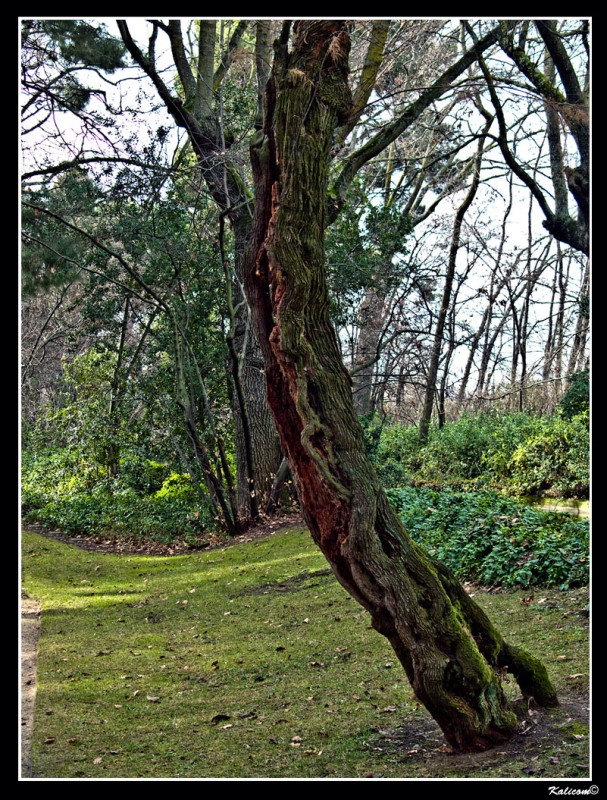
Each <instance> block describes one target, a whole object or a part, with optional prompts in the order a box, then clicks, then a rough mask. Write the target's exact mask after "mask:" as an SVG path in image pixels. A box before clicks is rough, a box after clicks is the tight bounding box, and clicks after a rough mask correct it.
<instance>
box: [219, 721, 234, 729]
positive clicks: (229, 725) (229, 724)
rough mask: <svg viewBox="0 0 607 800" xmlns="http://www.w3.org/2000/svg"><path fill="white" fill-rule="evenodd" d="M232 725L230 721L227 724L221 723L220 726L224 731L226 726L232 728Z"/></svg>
mask: <svg viewBox="0 0 607 800" xmlns="http://www.w3.org/2000/svg"><path fill="white" fill-rule="evenodd" d="M233 727H234V726H233V725H232V723H231V722H230V723H228V725H222V726H221V728H222V730H224V731H225V730H227V729H228V728H233Z"/></svg>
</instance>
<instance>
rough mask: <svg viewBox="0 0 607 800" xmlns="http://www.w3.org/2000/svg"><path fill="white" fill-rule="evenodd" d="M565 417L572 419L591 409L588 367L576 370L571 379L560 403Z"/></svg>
mask: <svg viewBox="0 0 607 800" xmlns="http://www.w3.org/2000/svg"><path fill="white" fill-rule="evenodd" d="M559 407H560V409H561V413H562V415H563V416H564V417H565V419H571V418H572V417H575V416H577V415H578V414H583V413H584V412H585V411H589V409H590V373H589V370H588V369H585V370H582V372H576V373H575V374H574V375H572V376H571V377H570V379H569V385H568V387H567V391H566V392H565V394H564V395H563V399H562V400H561V402H560V405H559Z"/></svg>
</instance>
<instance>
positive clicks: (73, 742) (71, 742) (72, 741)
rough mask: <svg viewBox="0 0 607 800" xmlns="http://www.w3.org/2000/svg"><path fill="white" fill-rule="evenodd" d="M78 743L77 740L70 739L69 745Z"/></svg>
mask: <svg viewBox="0 0 607 800" xmlns="http://www.w3.org/2000/svg"><path fill="white" fill-rule="evenodd" d="M77 741H78V740H77V739H68V740H67V743H68V744H76V742H77Z"/></svg>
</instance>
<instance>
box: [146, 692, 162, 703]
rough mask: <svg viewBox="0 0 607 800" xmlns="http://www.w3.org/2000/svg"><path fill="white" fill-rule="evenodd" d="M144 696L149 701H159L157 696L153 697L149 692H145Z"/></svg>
mask: <svg viewBox="0 0 607 800" xmlns="http://www.w3.org/2000/svg"><path fill="white" fill-rule="evenodd" d="M146 698H147V699H148V700H149V701H150V703H159V702H160V698H159V697H153V696H152V695H151V694H146Z"/></svg>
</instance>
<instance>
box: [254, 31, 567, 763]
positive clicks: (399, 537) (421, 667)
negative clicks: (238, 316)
mask: <svg viewBox="0 0 607 800" xmlns="http://www.w3.org/2000/svg"><path fill="white" fill-rule="evenodd" d="M294 30H295V38H294V42H293V46H292V50H291V52H289V51H288V49H287V41H288V33H289V30H288V25H285V26H283V33H282V36H281V38H280V40H278V41H277V43H276V45H275V59H274V66H273V72H272V76H271V78H270V80H269V82H268V85H267V87H266V95H265V103H266V109H265V111H266V113H265V121H264V128H263V130H262V131H260V132H259V133H258V134H257V135H256V137H255V139H254V141H253V143H252V147H251V161H252V165H253V172H254V178H255V192H256V204H255V216H254V219H253V237H252V242H251V247H250V249H249V252H248V254H247V258H246V262H245V281H246V284H245V285H246V291H247V295H248V298H249V302H250V305H251V308H252V312H253V319H254V324H255V326H256V330H257V334H258V338H259V341H260V343H261V347H262V349H263V354H264V361H265V365H266V370H265V371H266V381H267V392H268V400H269V405H270V408H271V409H272V412H273V414H274V417H275V420H276V425H277V428H278V431H279V434H280V437H281V441H282V444H283V447H284V451H285V453H286V455H287V456H288V458H289V461H290V464H291V467H292V471H293V474H294V478H295V480H296V482H297V485H298V489H299V495H300V498H301V503H302V507H303V512H304V516H305V519H306V522H307V524H308V526H309V528H310V531H311V533H312V536H313V538H314V541H315V542H316V544H317V545H318V546H319V547H320V549H321V550H322V552H323V554H324V555H325V557H326V558H327V560H328V561H329V563H330V564H331V567H332V569H333V572H334V573H335V575H336V577H337V579H338V580H339V582H340V583H341V584H342V585H343V586H344V588H345V589H346V590H347V591H348V592H349V593H350V594H351V595H352V596H353V597H354V598H355V599H356V600H358V601H359V603H361V605H362V606H363V607H364V608H366V609H367V610H368V611H369V613H370V615H371V618H372V622H373V626H374V627H375V628H376V629H377V630H378V631H379V632H381V633H382V634H383V635H384V636H386V637H387V638H388V640H389V641H390V643H391V644H392V647H393V648H394V651H395V653H396V655H397V657H398V658H399V660H400V662H401V663H402V665H403V667H404V669H405V672H406V674H407V676H408V678H409V680H410V682H411V684H412V686H413V688H414V690H415V693H416V696H417V697H418V699H419V700H420V701H421V702H422V703H424V705H425V706H426V708H427V709H428V710H429V711H430V713H431V714H432V716H433V717H434V718H435V719H436V721H437V722H438V724H439V725H440V727H441V728H442V730H443V732H444V734H445V737H446V738H447V740H448V742H449V743H450V744H451V745H452V747H454V748H456V749H458V750H483V749H486V748H488V747H491V746H493V745H495V744H497V743H499V742H501V741H503V740H504V739H506V738H508V736H510V734H511V733H512V732H513V730H514V728H515V725H516V718H515V715H514V713H513V711H512V709H511V708H510V707H509V705H508V703H507V701H506V699H505V697H504V694H503V691H502V686H501V682H500V676H499V672H498V669H499V668H503V667H504V666H506V665H507V666H509V667H510V668H511V669H512V671H513V672H514V674H515V675H517V672H516V671H518V675H517V678H518V677H519V675H520V676H521V677H520V678H519V683H520V684H521V686H522V688H523V687H524V688H523V691H524V692H525V693H526V694H528V695H533V696H534V697H535V699H536V701H537V702H538V703H539V704H544V705H549V704H551V703H555V702H556V696H555V694H554V690H553V689H552V686H551V684H550V680H549V678H548V676H547V673H546V672H545V670H544V668H543V667H541V665H540V666H539V667H538V664H539V662H537V660H536V659H534V658H533V657H531V656H528V654H524V653H523V652H522V651H519V650H516V649H514V648H509V646H508V645H506V644H505V643H504V642H503V640H502V639H501V636H500V635H499V633H498V632H497V631H496V630H495V629H494V628H493V626H492V625H491V623H490V622H489V620H488V619H487V617H486V615H484V612H482V610H481V609H480V608H478V606H476V604H475V603H474V601H473V600H471V599H470V598H469V597H468V596H467V595H466V593H465V592H464V590H463V589H462V588H461V586H459V584H458V583H457V581H456V580H455V579H454V578H453V577H452V576H451V574H450V573H449V571H448V570H447V569H446V568H445V567H443V566H442V565H439V564H437V563H436V562H435V561H434V560H433V559H432V558H431V557H430V556H429V555H428V554H426V553H425V552H424V551H423V550H422V548H420V547H419V546H418V545H416V544H415V543H414V542H412V540H411V539H410V538H409V536H408V535H407V533H406V531H405V529H404V527H403V525H402V523H401V522H400V520H399V519H398V516H397V514H396V512H395V511H394V510H393V508H392V507H391V506H390V504H389V502H388V500H387V498H386V496H385V495H384V493H383V491H382V488H381V485H380V482H379V479H378V477H377V475H376V474H375V472H374V470H373V467H372V465H371V463H370V461H369V459H368V456H367V454H366V449H365V444H364V438H363V434H362V429H361V428H360V425H359V424H358V421H357V419H356V415H355V413H354V407H353V402H352V393H351V383H350V380H349V376H348V374H347V372H346V370H345V368H344V366H343V363H342V361H341V357H340V352H339V347H338V343H337V339H336V335H335V332H334V330H333V328H332V326H331V323H330V320H329V311H328V309H329V303H328V293H327V286H326V280H325V271H324V230H325V223H326V206H325V197H326V186H327V178H328V175H327V173H328V162H329V154H330V149H331V146H332V142H333V136H334V132H335V129H336V128H337V127H338V126H339V125H340V124H344V122H345V120H346V119H347V117H348V113H349V111H350V93H349V89H348V82H347V74H348V54H349V47H350V41H349V31H348V26H347V24H346V23H345V22H342V21H338V20H329V21H311V20H304V21H299V22H297V23H295V27H294ZM540 667H541V668H540ZM515 670H516V671H515Z"/></svg>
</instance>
